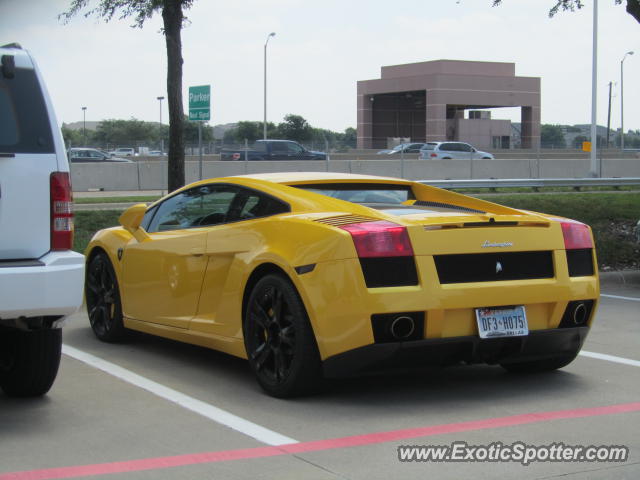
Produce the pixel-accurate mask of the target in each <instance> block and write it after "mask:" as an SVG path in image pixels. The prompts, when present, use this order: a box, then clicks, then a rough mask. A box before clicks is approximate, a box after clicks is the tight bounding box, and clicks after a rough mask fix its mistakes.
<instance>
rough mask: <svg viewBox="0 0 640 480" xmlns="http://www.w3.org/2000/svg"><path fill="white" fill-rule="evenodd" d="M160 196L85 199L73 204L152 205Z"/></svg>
mask: <svg viewBox="0 0 640 480" xmlns="http://www.w3.org/2000/svg"><path fill="white" fill-rule="evenodd" d="M159 198H160V197H159V196H157V195H156V196H142V197H139V196H130V197H85V198H76V199H74V200H73V203H78V204H80V203H85V204H86V203H151V202H155V201H156V200H158V199H159Z"/></svg>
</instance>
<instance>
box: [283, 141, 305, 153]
mask: <svg viewBox="0 0 640 480" xmlns="http://www.w3.org/2000/svg"><path fill="white" fill-rule="evenodd" d="M287 148H288V149H289V153H292V154H294V155H296V154H299V153H302V152H303V151H304V150H303V149H302V147H301V146H300V145H296V144H295V143H287Z"/></svg>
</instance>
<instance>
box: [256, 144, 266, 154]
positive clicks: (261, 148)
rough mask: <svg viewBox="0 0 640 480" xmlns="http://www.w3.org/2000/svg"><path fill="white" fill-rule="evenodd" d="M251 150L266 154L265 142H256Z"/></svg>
mask: <svg viewBox="0 0 640 480" xmlns="http://www.w3.org/2000/svg"><path fill="white" fill-rule="evenodd" d="M253 150H255V151H256V152H266V151H267V144H266V143H265V142H256V143H254V144H253Z"/></svg>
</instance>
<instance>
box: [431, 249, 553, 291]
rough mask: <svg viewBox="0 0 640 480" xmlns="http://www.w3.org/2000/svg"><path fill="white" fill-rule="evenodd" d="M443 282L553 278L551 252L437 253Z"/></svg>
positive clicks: (439, 271)
mask: <svg viewBox="0 0 640 480" xmlns="http://www.w3.org/2000/svg"><path fill="white" fill-rule="evenodd" d="M434 260H435V262H436V269H437V270H438V277H439V279H440V283H467V282H498V281H501V280H526V279H532V278H553V276H554V272H553V256H552V254H551V252H549V251H546V252H499V253H473V254H462V255H435V256H434Z"/></svg>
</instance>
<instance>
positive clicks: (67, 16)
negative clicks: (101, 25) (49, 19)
mask: <svg viewBox="0 0 640 480" xmlns="http://www.w3.org/2000/svg"><path fill="white" fill-rule="evenodd" d="M193 1H194V0H95V2H97V6H95V7H93V6H91V5H92V4H93V1H92V0H71V5H70V7H69V9H68V10H67V11H66V12H63V13H61V14H60V15H59V16H58V18H60V19H62V20H63V21H64V22H65V23H68V22H69V21H70V20H71V18H72V17H74V16H75V15H77V14H78V13H80V12H81V11H84V12H85V13H84V16H85V17H89V16H92V15H95V16H97V17H99V18H102V19H104V21H105V22H109V21H110V20H112V19H113V17H114V16H115V15H116V14H118V15H119V17H118V18H119V19H121V20H122V19H124V18H130V17H134V19H135V20H134V21H135V23H134V25H133V27H137V28H142V26H143V25H144V22H145V21H147V20H148V19H150V18H151V17H152V16H153V15H154V14H155V13H156V12H158V11H160V12H161V14H162V21H163V26H164V28H163V33H164V38H165V44H166V48H167V103H168V105H169V158H168V165H167V168H168V175H167V178H168V183H169V185H168V189H169V191H173V190H176V189H178V188H180V187H182V186H183V185H184V180H185V179H184V138H183V129H184V107H183V103H182V63H183V60H182V37H181V33H182V27H183V24H184V22H185V16H184V14H183V12H184V10H186V9H188V8H190V7H191V5H192V4H193Z"/></svg>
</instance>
